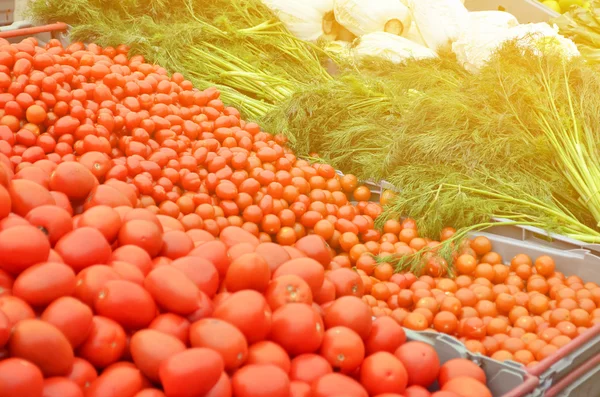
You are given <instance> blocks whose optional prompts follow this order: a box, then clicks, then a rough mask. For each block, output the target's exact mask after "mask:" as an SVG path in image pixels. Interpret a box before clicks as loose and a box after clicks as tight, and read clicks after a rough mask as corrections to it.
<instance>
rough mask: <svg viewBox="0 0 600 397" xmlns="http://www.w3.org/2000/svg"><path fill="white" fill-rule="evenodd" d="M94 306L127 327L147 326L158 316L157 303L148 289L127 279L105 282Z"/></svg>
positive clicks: (103, 314)
mask: <svg viewBox="0 0 600 397" xmlns="http://www.w3.org/2000/svg"><path fill="white" fill-rule="evenodd" d="M136 269H137V268H136ZM94 308H95V309H96V313H98V314H99V315H101V316H104V317H108V318H110V319H113V320H115V321H116V322H118V323H119V324H121V325H122V326H123V327H124V328H125V329H140V328H145V327H147V326H148V324H150V322H151V321H152V320H153V319H154V317H156V304H155V303H154V300H153V299H152V296H151V295H150V294H149V293H148V291H146V290H145V289H144V288H143V287H142V286H140V285H138V284H135V283H132V282H131V281H126V280H112V281H108V282H107V283H106V284H104V287H102V289H101V290H100V292H99V293H98V296H97V297H96V301H95V303H94Z"/></svg>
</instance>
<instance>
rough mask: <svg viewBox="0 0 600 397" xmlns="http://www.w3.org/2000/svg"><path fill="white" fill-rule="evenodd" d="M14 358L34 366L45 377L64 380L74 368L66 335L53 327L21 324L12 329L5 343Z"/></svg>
mask: <svg viewBox="0 0 600 397" xmlns="http://www.w3.org/2000/svg"><path fill="white" fill-rule="evenodd" d="M8 350H9V352H10V355H11V356H13V357H20V358H23V359H25V360H28V361H31V362H32V363H34V364H35V365H37V366H38V367H39V368H40V369H41V370H42V373H43V374H44V376H46V377H48V376H63V375H66V374H68V373H69V371H71V368H72V367H73V358H74V354H73V348H72V347H71V344H70V343H69V340H68V339H67V338H66V337H65V335H64V334H63V333H62V332H60V330H59V329H58V328H56V327H55V326H53V325H52V324H49V323H46V322H44V321H40V320H23V321H20V322H19V323H17V324H16V325H15V327H14V328H13V332H12V335H11V338H10V340H9V342H8Z"/></svg>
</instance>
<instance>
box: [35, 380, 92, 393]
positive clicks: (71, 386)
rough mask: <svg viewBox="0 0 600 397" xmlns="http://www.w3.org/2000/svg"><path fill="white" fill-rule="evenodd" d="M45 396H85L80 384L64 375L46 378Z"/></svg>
mask: <svg viewBox="0 0 600 397" xmlns="http://www.w3.org/2000/svg"><path fill="white" fill-rule="evenodd" d="M44 397H83V390H81V388H80V387H79V385H78V384H77V383H75V382H73V381H72V380H70V379H67V378H64V377H54V378H47V379H44Z"/></svg>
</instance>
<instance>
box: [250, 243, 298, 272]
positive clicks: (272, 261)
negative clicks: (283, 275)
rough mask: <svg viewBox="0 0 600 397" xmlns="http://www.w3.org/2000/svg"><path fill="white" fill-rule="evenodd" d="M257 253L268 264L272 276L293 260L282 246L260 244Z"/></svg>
mask: <svg viewBox="0 0 600 397" xmlns="http://www.w3.org/2000/svg"><path fill="white" fill-rule="evenodd" d="M255 252H256V253H257V254H258V255H260V256H261V257H262V258H263V259H264V260H265V261H266V262H267V264H268V265H269V269H270V270H271V274H273V272H274V271H275V270H277V268H278V267H279V266H281V265H282V264H283V263H285V262H287V261H289V260H290V259H292V258H291V257H290V254H288V252H287V251H286V250H285V249H284V248H283V247H282V246H281V245H279V244H275V243H260V244H259V245H258V246H257V247H256V251H255Z"/></svg>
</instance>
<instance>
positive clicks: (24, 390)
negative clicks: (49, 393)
mask: <svg viewBox="0 0 600 397" xmlns="http://www.w3.org/2000/svg"><path fill="white" fill-rule="evenodd" d="M43 389H44V375H42V371H40V369H39V368H38V367H37V366H35V365H34V364H32V363H31V362H29V361H27V360H23V359H21V358H15V357H11V358H7V359H4V360H2V361H0V396H1V397H13V396H19V397H39V396H41V395H42V391H43Z"/></svg>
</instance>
